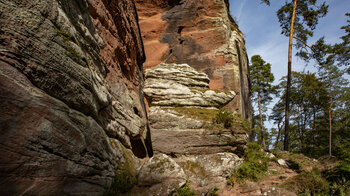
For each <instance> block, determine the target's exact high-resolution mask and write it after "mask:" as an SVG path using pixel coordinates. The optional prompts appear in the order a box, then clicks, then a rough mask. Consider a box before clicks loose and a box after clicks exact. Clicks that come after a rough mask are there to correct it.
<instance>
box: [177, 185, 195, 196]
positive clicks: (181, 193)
mask: <svg viewBox="0 0 350 196" xmlns="http://www.w3.org/2000/svg"><path fill="white" fill-rule="evenodd" d="M176 193H177V196H194V195H196V194H195V192H194V191H193V190H191V188H190V187H189V186H188V182H186V184H185V185H184V186H183V187H181V188H179V189H178V190H177V191H176Z"/></svg>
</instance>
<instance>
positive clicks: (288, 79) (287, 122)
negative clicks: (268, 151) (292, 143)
mask: <svg viewBox="0 0 350 196" xmlns="http://www.w3.org/2000/svg"><path fill="white" fill-rule="evenodd" d="M296 8H297V0H294V7H293V16H292V21H291V25H290V33H289V45H288V75H287V93H286V111H285V114H286V120H285V133H284V134H285V136H284V147H283V148H284V150H285V151H288V150H289V102H290V100H289V99H290V97H289V96H290V83H291V79H292V76H291V75H292V47H293V32H294V20H295V10H296Z"/></svg>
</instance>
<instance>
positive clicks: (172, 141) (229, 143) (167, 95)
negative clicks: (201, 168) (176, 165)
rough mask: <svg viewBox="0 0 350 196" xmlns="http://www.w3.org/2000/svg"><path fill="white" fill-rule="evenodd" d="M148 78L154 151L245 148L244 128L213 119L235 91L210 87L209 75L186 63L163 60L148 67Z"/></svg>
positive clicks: (147, 92)
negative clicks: (215, 89) (222, 123)
mask: <svg viewBox="0 0 350 196" xmlns="http://www.w3.org/2000/svg"><path fill="white" fill-rule="evenodd" d="M145 78H146V81H145V88H144V92H145V96H146V98H147V100H148V103H149V105H150V107H149V120H150V125H151V130H152V143H153V147H154V151H155V152H159V153H165V154H172V155H181V154H211V153H218V152H242V151H243V149H244V146H245V144H246V142H247V139H248V135H247V133H246V131H245V130H244V129H243V128H241V129H237V130H233V129H226V128H224V127H223V126H222V125H218V124H216V123H215V122H213V120H214V118H215V115H216V114H217V113H218V111H219V108H220V107H223V106H225V105H226V104H227V103H229V102H230V101H231V100H232V99H233V98H234V97H235V92H233V91H229V92H221V91H213V90H210V89H209V79H208V76H207V75H206V74H205V73H199V72H197V71H196V70H195V69H194V68H192V67H190V66H188V65H186V64H180V65H179V64H164V63H163V64H160V65H158V66H156V67H153V68H149V69H147V70H146V73H145ZM238 124H239V122H238ZM238 126H239V125H238Z"/></svg>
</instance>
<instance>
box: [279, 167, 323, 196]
mask: <svg viewBox="0 0 350 196" xmlns="http://www.w3.org/2000/svg"><path fill="white" fill-rule="evenodd" d="M286 185H287V187H288V188H289V189H290V190H293V191H297V193H298V195H305V196H306V195H320V196H321V195H328V194H329V188H330V187H329V183H328V182H327V180H326V179H325V178H323V177H322V175H321V171H320V170H319V169H318V168H315V167H314V168H313V169H312V170H311V171H304V172H302V173H300V174H299V175H297V176H295V177H293V178H291V179H288V180H287V182H286Z"/></svg>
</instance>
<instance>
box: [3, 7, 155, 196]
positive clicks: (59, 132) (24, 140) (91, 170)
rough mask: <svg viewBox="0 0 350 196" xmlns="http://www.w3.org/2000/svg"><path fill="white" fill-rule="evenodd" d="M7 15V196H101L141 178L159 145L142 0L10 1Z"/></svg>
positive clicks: (4, 139) (4, 45)
mask: <svg viewBox="0 0 350 196" xmlns="http://www.w3.org/2000/svg"><path fill="white" fill-rule="evenodd" d="M0 15H1V17H0V29H1V30H0V40H1V41H0V57H1V59H0V113H1V115H0V131H1V132H0V133H1V137H0V145H1V148H0V153H1V154H0V157H1V158H0V163H1V164H0V190H1V193H2V195H21V194H29V195H52V194H54V195H67V194H79V195H82V194H86V195H95V194H97V195H100V194H102V193H103V191H104V189H105V188H106V187H109V186H110V185H111V184H112V182H114V181H115V180H113V179H115V178H116V177H118V175H119V176H123V178H124V177H125V176H130V178H129V179H132V178H135V175H136V168H137V159H136V158H135V157H134V155H136V156H138V157H145V156H147V154H148V155H152V146H151V143H150V132H149V128H148V121H147V116H146V111H145V105H144V98H143V93H142V88H143V76H142V65H143V62H144V60H145V55H144V51H143V44H142V40H141V37H140V31H139V27H138V18H137V14H136V10H135V5H134V3H133V1H128V0H120V1H104V0H88V1H87V0H76V1H69V0H53V1H30V0H21V1H13V0H5V1H1V2H0ZM133 154H134V155H133ZM128 183H129V184H131V185H132V183H133V181H132V180H130V181H128Z"/></svg>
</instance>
